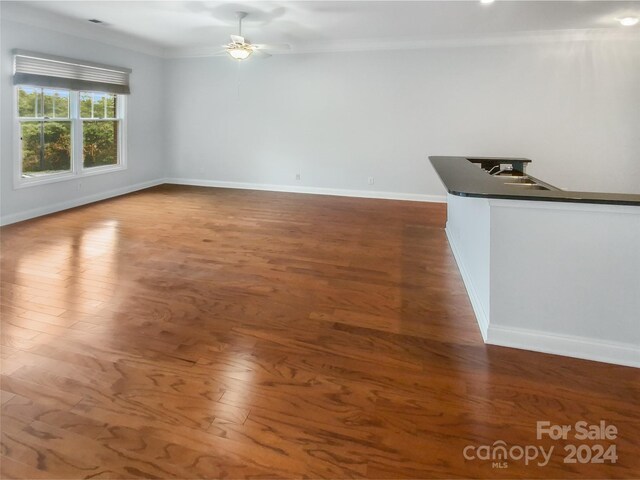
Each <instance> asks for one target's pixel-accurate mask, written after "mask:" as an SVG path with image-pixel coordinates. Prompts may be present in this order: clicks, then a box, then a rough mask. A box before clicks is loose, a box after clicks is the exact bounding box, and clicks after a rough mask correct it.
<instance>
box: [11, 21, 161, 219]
mask: <svg viewBox="0 0 640 480" xmlns="http://www.w3.org/2000/svg"><path fill="white" fill-rule="evenodd" d="M1 26H2V32H1V37H0V61H1V65H2V70H1V72H0V75H1V77H0V80H1V82H0V83H1V85H0V104H1V106H2V117H1V119H0V125H1V130H2V133H1V138H0V140H1V146H0V154H1V156H2V158H1V165H0V189H1V191H2V197H1V202H0V208H1V213H2V219H3V222H5V223H6V222H10V221H14V220H15V219H22V218H23V217H25V216H26V217H28V216H30V213H29V212H36V213H37V212H46V211H49V210H52V209H53V210H55V209H56V208H57V206H60V207H67V206H71V205H75V204H79V203H82V202H83V201H85V200H91V199H97V198H101V197H103V196H108V195H110V194H112V193H115V192H122V191H127V190H129V189H131V188H133V187H135V186H137V185H141V184H144V185H146V184H148V183H149V182H152V181H154V180H158V179H161V178H163V177H164V170H165V164H164V162H165V156H164V148H165V146H164V143H163V142H164V138H165V132H164V123H163V116H164V114H165V111H164V108H163V105H162V99H163V97H164V93H165V92H164V74H163V73H164V62H163V59H161V58H159V57H154V56H150V55H145V54H142V53H136V52H132V51H129V50H124V49H121V48H117V47H113V46H109V45H105V44H102V43H98V42H95V41H92V40H87V39H81V38H78V37H74V36H70V35H65V34H61V33H57V32H53V31H50V30H45V29H41V28H36V27H31V26H27V25H23V24H20V23H15V22H11V21H7V20H4V19H3V20H2V24H1ZM14 48H20V49H24V50H32V51H36V52H42V53H49V54H53V55H61V56H66V57H72V58H78V59H82V60H93V61H96V62H99V63H105V64H111V65H117V66H122V67H130V68H132V69H133V73H132V75H131V91H132V95H131V96H130V97H129V99H128V103H127V114H128V131H127V134H128V154H127V164H128V168H127V169H126V170H123V171H118V172H113V173H105V174H102V175H94V176H90V177H83V178H78V179H73V180H67V181H63V182H57V183H51V184H46V185H39V186H31V187H27V188H20V189H14V187H13V162H14V155H16V152H15V151H14V139H13V128H12V127H13V121H14V112H13V85H12V78H11V77H12V65H13V60H12V55H11V50H12V49H14ZM80 183H81V185H80Z"/></svg>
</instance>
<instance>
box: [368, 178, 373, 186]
mask: <svg viewBox="0 0 640 480" xmlns="http://www.w3.org/2000/svg"><path fill="white" fill-rule="evenodd" d="M367 183H368V184H369V185H373V184H374V183H375V178H373V177H369V179H368V180H367Z"/></svg>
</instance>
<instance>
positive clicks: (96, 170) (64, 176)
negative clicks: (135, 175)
mask: <svg viewBox="0 0 640 480" xmlns="http://www.w3.org/2000/svg"><path fill="white" fill-rule="evenodd" d="M126 169H127V166H126V165H105V166H102V167H91V168H84V169H82V170H81V171H80V172H77V173H74V172H64V173H52V174H49V175H43V176H41V177H31V178H23V177H20V178H17V179H15V181H14V183H13V188H14V189H15V190H17V189H20V188H28V187H35V186H38V185H47V184H50V183H58V182H67V181H69V180H79V179H81V178H84V177H91V176H93V175H100V174H103V173H111V172H119V171H121V170H126Z"/></svg>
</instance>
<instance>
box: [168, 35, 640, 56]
mask: <svg viewBox="0 0 640 480" xmlns="http://www.w3.org/2000/svg"><path fill="white" fill-rule="evenodd" d="M611 41H618V42H619V41H624V42H640V32H638V33H636V32H627V31H622V30H621V29H619V28H607V29H582V30H550V31H533V32H522V33H514V34H508V35H492V36H482V37H457V38H452V37H451V38H445V37H443V38H433V39H425V40H390V41H388V40H383V41H381V40H379V39H361V40H350V41H335V42H322V43H306V44H301V45H298V46H292V48H291V50H283V51H274V52H269V53H272V54H274V55H295V54H312V53H350V52H378V51H393V50H427V49H434V48H472V47H491V46H514V45H535V44H545V43H559V42H560V43H565V42H566V43H571V42H574V43H575V42H611ZM219 50H220V47H218V46H211V47H207V46H205V47H186V48H167V49H165V51H164V56H165V57H166V58H197V57H210V56H212V55H214V54H215V53H217V52H219ZM223 56H224V55H223Z"/></svg>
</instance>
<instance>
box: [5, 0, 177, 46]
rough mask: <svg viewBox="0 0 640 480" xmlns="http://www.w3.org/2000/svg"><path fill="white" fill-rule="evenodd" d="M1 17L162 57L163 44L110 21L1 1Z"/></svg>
mask: <svg viewBox="0 0 640 480" xmlns="http://www.w3.org/2000/svg"><path fill="white" fill-rule="evenodd" d="M0 19H2V20H3V21H4V20H8V21H11V22H16V23H21V24H23V25H30V26H33V27H37V28H42V29H45V30H51V31H54V32H59V33H64V34H67V35H72V36H75V37H81V38H85V39H88V40H95V41H97V42H100V43H104V44H107V45H111V46H113V47H118V48H123V49H126V50H131V51H134V52H138V53H144V54H145V55H151V56H154V57H165V49H164V47H162V46H160V45H158V44H155V43H153V42H148V41H146V40H144V39H141V38H139V37H135V36H133V35H129V34H126V33H123V32H119V31H117V30H114V29H113V28H111V27H109V25H94V24H90V23H89V22H84V21H81V20H78V19H73V18H69V17H66V16H63V15H59V14H57V13H54V12H48V11H44V10H40V9H38V8H33V7H32V6H30V5H27V4H24V3H21V2H16V1H10V2H4V1H2V2H0Z"/></svg>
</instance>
